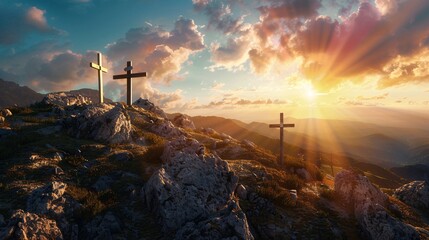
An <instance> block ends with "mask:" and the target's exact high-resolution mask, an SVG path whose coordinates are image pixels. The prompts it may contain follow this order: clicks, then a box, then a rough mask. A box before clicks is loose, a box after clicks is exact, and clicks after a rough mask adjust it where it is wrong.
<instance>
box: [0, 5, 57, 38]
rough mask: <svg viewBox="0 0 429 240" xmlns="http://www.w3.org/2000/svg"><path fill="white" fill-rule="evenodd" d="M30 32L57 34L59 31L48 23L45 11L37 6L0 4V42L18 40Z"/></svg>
mask: <svg viewBox="0 0 429 240" xmlns="http://www.w3.org/2000/svg"><path fill="white" fill-rule="evenodd" d="M31 33H42V34H59V33H60V31H58V30H57V29H55V28H53V27H51V26H49V25H48V23H47V21H46V17H45V11H43V10H41V9H39V8H37V7H31V8H29V9H24V8H23V7H14V8H11V7H5V6H0V44H4V45H6V44H14V43H17V42H20V41H21V40H22V39H23V38H25V37H26V36H27V35H28V34H31Z"/></svg>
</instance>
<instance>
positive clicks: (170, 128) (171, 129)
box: [151, 120, 186, 138]
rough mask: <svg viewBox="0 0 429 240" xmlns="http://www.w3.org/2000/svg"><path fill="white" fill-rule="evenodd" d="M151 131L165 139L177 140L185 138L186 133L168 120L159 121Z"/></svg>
mask: <svg viewBox="0 0 429 240" xmlns="http://www.w3.org/2000/svg"><path fill="white" fill-rule="evenodd" d="M151 131H152V132H154V133H156V134H157V135H160V136H162V137H165V138H175V137H179V136H185V135H186V133H185V132H183V131H182V130H180V129H179V128H176V127H175V126H174V125H173V123H172V122H170V121H168V120H159V121H157V122H156V123H154V124H153V125H152V127H151Z"/></svg>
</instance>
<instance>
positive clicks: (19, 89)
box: [0, 79, 44, 108]
mask: <svg viewBox="0 0 429 240" xmlns="http://www.w3.org/2000/svg"><path fill="white" fill-rule="evenodd" d="M43 97H44V95H43V94H40V93H37V92H35V91H33V90H32V89H30V88H29V87H25V86H19V85H18V84H16V83H14V82H8V81H4V80H3V79H0V108H4V107H11V106H14V105H17V106H27V105H30V104H33V103H35V102H39V101H41V100H42V99H43Z"/></svg>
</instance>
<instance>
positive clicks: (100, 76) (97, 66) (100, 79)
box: [89, 53, 107, 103]
mask: <svg viewBox="0 0 429 240" xmlns="http://www.w3.org/2000/svg"><path fill="white" fill-rule="evenodd" d="M97 58H98V64H97V63H93V62H91V63H89V66H90V67H92V68H94V69H96V70H98V71H97V72H98V96H99V99H100V103H103V99H104V96H103V95H104V91H103V72H105V73H107V68H105V67H103V66H102V63H101V59H102V57H101V53H97Z"/></svg>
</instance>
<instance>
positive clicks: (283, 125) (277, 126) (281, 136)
mask: <svg viewBox="0 0 429 240" xmlns="http://www.w3.org/2000/svg"><path fill="white" fill-rule="evenodd" d="M269 126H270V128H280V165H282V166H283V128H287V127H295V124H293V123H292V124H284V123H283V113H280V124H270V125H269Z"/></svg>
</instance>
